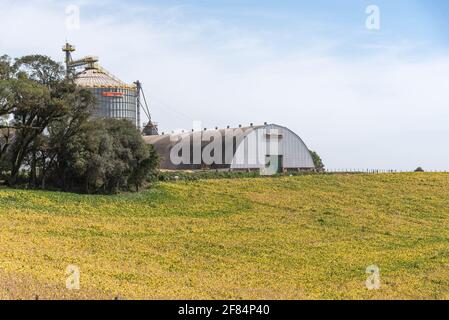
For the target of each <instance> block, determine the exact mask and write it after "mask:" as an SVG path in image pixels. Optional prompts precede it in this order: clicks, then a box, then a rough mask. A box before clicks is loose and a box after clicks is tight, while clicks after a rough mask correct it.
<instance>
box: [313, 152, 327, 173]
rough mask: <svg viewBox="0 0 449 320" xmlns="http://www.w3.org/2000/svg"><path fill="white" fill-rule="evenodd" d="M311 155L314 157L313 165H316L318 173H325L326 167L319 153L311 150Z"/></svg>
mask: <svg viewBox="0 0 449 320" xmlns="http://www.w3.org/2000/svg"><path fill="white" fill-rule="evenodd" d="M310 155H311V156H312V159H313V164H314V165H315V169H316V170H317V171H318V172H324V171H325V167H324V164H323V161H322V160H321V157H320V156H319V155H318V153H316V152H315V151H312V150H310Z"/></svg>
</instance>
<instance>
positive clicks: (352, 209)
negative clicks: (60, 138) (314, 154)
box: [0, 173, 449, 299]
mask: <svg viewBox="0 0 449 320" xmlns="http://www.w3.org/2000/svg"><path fill="white" fill-rule="evenodd" d="M0 228H1V229H0V230H1V233H0V298H3V299H16V298H23V299H34V298H35V297H36V296H38V297H39V299H54V298H67V299H70V298H75V299H77V298H94V299H96V298H98V299H113V298H114V297H116V296H119V297H120V298H122V299H134V298H137V299H316V298H320V299H321V298H322V299H413V298H417V299H435V298H436V299H449V175H448V174H430V173H429V174H427V173H422V174H421V173H416V174H412V173H411V174H385V175H382V174H380V175H343V174H341V175H310V176H299V177H282V178H260V179H229V180H226V179H225V180H205V181H195V182H176V183H162V184H160V185H158V186H156V187H154V188H153V189H152V190H150V191H144V192H142V193H139V194H122V195H118V196H91V195H75V194H64V193H57V192H41V191H24V190H10V189H0ZM68 265H76V266H78V267H79V269H80V272H81V278H80V280H81V287H80V290H79V291H69V290H67V289H66V278H67V275H66V268H67V266H68ZM371 265H376V266H378V267H379V269H380V288H379V289H378V290H368V289H367V287H366V284H365V282H366V280H367V278H368V277H369V276H370V275H369V274H367V273H366V269H367V267H368V266H371Z"/></svg>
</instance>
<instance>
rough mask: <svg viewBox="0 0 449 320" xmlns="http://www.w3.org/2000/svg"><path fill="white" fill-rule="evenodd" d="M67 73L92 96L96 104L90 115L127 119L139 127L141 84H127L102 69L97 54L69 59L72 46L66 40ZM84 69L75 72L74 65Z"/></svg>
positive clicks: (73, 48)
mask: <svg viewBox="0 0 449 320" xmlns="http://www.w3.org/2000/svg"><path fill="white" fill-rule="evenodd" d="M63 51H64V52H65V53H66V61H65V62H66V66H67V74H68V75H72V76H73V77H74V79H75V83H76V84H77V85H78V86H80V87H82V88H85V89H88V90H90V91H91V92H92V94H93V95H94V96H95V98H96V101H97V104H96V107H95V109H94V111H93V116H94V117H98V118H114V119H126V120H129V121H131V122H132V123H134V124H135V125H136V127H138V128H139V127H140V89H141V87H140V83H139V82H136V83H133V84H127V83H125V82H123V81H121V80H120V79H118V78H117V77H115V76H113V75H112V74H111V73H109V72H108V71H106V70H105V69H104V68H102V67H101V66H100V65H99V63H98V58H97V57H92V56H88V57H84V58H82V59H79V60H72V57H71V53H72V52H73V51H75V47H74V46H72V45H70V44H68V43H66V45H65V46H64V47H63ZM79 67H82V68H83V70H81V71H79V72H78V71H77V70H76V68H79Z"/></svg>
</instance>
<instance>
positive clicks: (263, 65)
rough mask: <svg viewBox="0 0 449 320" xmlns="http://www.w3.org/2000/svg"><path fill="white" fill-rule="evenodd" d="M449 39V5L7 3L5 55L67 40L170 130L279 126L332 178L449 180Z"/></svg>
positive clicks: (2, 17) (0, 8) (3, 12)
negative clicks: (139, 97) (435, 175)
mask: <svg viewBox="0 0 449 320" xmlns="http://www.w3.org/2000/svg"><path fill="white" fill-rule="evenodd" d="M373 6H374V7H373ZM373 8H375V11H373ZM367 9H369V10H367ZM78 10H79V23H77V21H78V19H77V18H76V17H77V11H78ZM373 19H374V20H373ZM448 30H449V2H448V1H446V0H432V1H431V0H395V1H391V0H371V1H365V0H345V1H341V0H315V1H305V0H304V1H301V0H295V1H290V0H284V1H274V0H273V1H267V0H257V1H256V0H253V1H250V0H246V1H245V0H241V1H237V0H214V1H211V0H209V1H205V0H202V1H201V0H197V1H194V0H191V1H174V0H164V1H143V0H139V1H138V0H134V1H132V0H130V1H118V0H97V1H87V0H80V1H56V0H29V1H20V0H19V1H5V0H0V54H8V55H10V56H12V57H19V56H22V55H27V54H35V53H39V54H44V55H48V56H50V57H52V58H53V59H55V60H58V61H61V62H62V61H63V53H62V51H61V47H62V45H63V44H64V43H65V41H66V40H67V41H69V42H70V43H72V44H74V45H76V48H77V51H76V52H75V53H74V57H75V58H76V57H82V56H86V55H95V56H99V57H100V64H101V65H102V66H103V67H105V68H106V69H107V70H109V71H110V72H111V73H113V74H114V75H116V76H118V77H119V78H120V79H122V80H124V81H126V82H129V83H131V82H133V81H135V80H140V81H141V82H142V83H143V85H144V90H145V93H146V95H147V97H148V98H149V100H150V101H149V102H150V109H151V112H152V117H153V120H154V121H156V122H158V123H159V126H160V131H165V132H169V131H172V130H178V129H190V128H192V126H193V122H194V121H201V123H202V126H203V127H205V128H206V127H207V128H214V127H216V126H218V127H226V126H227V125H230V126H232V127H237V126H238V125H239V124H242V125H248V124H249V123H254V124H262V123H264V122H269V123H276V124H279V125H282V126H286V127H288V128H290V129H291V130H293V131H295V132H296V133H297V134H298V135H299V136H300V137H301V138H302V139H303V140H304V141H305V143H306V144H307V145H308V147H309V148H310V149H313V150H316V151H317V152H318V153H319V154H320V155H321V157H322V158H323V161H324V163H325V165H326V166H327V167H328V168H329V169H367V168H370V169H394V170H413V169H415V168H416V167H418V166H421V167H423V168H424V169H426V170H447V171H449V148H448V142H447V141H448V138H449V127H448V123H449V76H448V75H449V32H448Z"/></svg>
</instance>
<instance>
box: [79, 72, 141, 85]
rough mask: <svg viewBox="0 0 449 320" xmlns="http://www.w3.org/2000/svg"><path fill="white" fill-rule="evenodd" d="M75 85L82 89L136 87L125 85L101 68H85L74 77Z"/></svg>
mask: <svg viewBox="0 0 449 320" xmlns="http://www.w3.org/2000/svg"><path fill="white" fill-rule="evenodd" d="M75 83H76V84H77V85H78V86H80V87H82V88H121V89H133V88H135V87H136V86H135V85H129V84H126V83H125V82H123V81H122V80H120V79H118V78H117V77H115V76H113V75H112V74H110V73H109V72H108V71H106V70H105V69H103V68H101V67H96V68H87V69H85V70H84V71H81V72H80V73H78V74H77V75H76V77H75Z"/></svg>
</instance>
